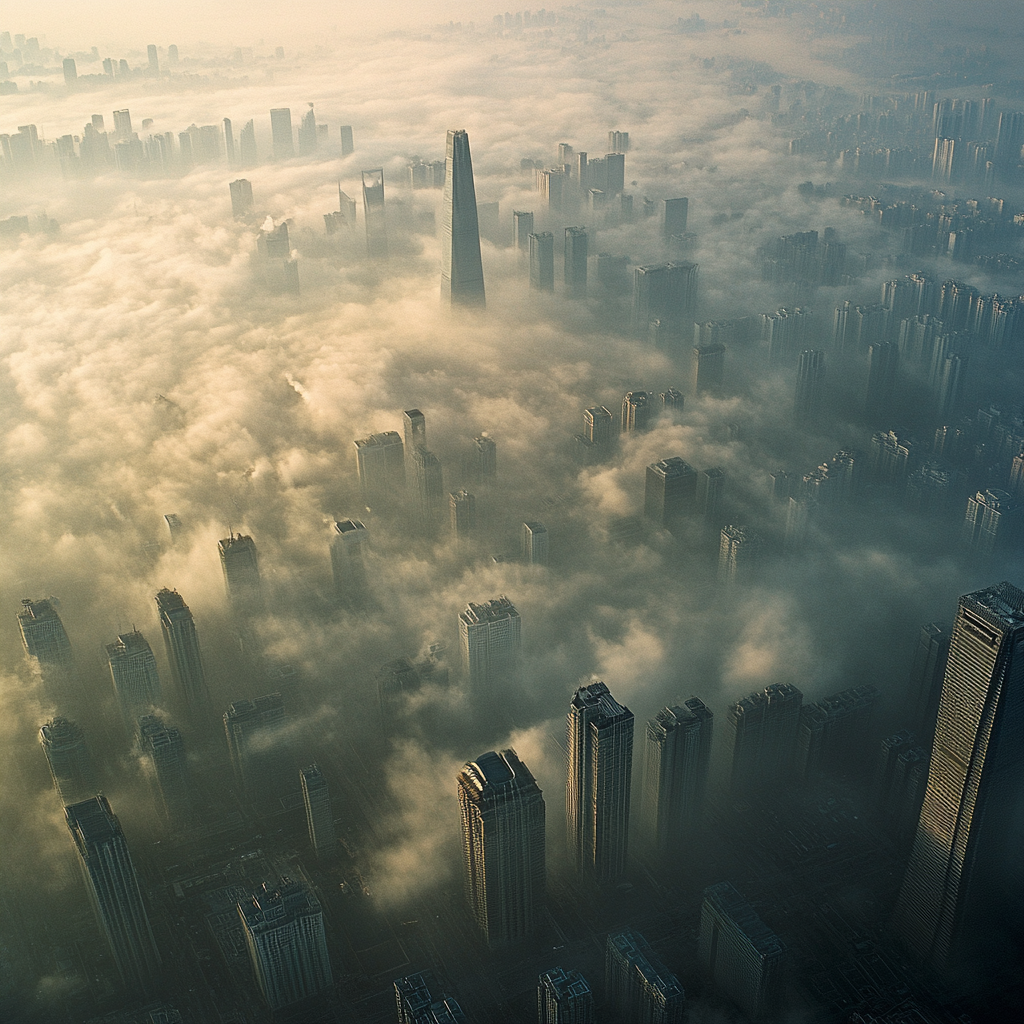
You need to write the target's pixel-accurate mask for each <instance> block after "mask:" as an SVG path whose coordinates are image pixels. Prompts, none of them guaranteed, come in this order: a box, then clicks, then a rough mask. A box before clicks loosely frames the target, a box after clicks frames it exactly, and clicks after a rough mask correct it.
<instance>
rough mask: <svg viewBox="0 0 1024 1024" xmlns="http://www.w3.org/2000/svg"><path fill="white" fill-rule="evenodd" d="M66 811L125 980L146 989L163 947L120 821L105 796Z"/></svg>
mask: <svg viewBox="0 0 1024 1024" xmlns="http://www.w3.org/2000/svg"><path fill="white" fill-rule="evenodd" d="M64 817H65V820H66V821H67V826H68V829H69V831H70V832H71V837H72V839H73V840H74V842H75V846H76V848H77V849H78V856H79V857H80V858H81V865H82V872H83V874H84V876H85V881H86V885H87V886H88V887H89V896H90V897H91V900H92V905H93V910H94V911H95V913H96V919H97V921H98V923H99V926H100V931H102V932H103V935H104V937H105V938H106V940H107V942H108V943H109V945H110V952H111V953H112V954H113V956H114V963H115V964H116V965H117V969H118V972H119V973H120V975H121V980H122V981H123V982H124V983H125V985H127V986H129V987H130V988H133V989H134V988H141V989H145V988H146V987H147V985H148V984H149V982H150V980H151V979H152V978H153V975H154V973H155V972H156V970H157V968H158V967H159V966H160V953H159V951H158V950H157V948H156V942H155V941H154V939H153V930H152V928H151V927H150V925H149V917H148V916H147V914H146V908H145V906H144V904H143V902H142V893H141V892H140V891H139V880H138V878H137V877H136V875H135V866H134V865H133V864H132V858H131V855H130V854H129V852H128V844H127V843H126V842H125V838H124V833H123V832H122V831H121V823H120V822H119V821H118V820H117V815H115V814H114V812H113V811H111V809H110V804H109V803H108V802H107V798H106V797H105V796H94V797H92V798H91V799H89V800H83V801H81V802H80V803H76V804H72V805H71V806H70V807H65V808H64Z"/></svg>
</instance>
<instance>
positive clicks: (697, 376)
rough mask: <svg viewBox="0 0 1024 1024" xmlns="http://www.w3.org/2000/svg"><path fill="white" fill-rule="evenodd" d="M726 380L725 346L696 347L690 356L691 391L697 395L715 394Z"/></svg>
mask: <svg viewBox="0 0 1024 1024" xmlns="http://www.w3.org/2000/svg"><path fill="white" fill-rule="evenodd" d="M724 380H725V346H724V345H722V344H717V345H694V347H693V350H692V353H691V356H690V390H691V392H692V393H693V394H695V395H702V394H715V393H717V392H719V391H721V390H722V384H723V382H724Z"/></svg>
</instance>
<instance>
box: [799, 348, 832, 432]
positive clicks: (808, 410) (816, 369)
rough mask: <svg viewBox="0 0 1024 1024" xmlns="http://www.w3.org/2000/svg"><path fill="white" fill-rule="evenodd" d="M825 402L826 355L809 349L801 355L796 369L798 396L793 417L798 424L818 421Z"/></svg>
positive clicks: (817, 350) (814, 349)
mask: <svg viewBox="0 0 1024 1024" xmlns="http://www.w3.org/2000/svg"><path fill="white" fill-rule="evenodd" d="M824 402H825V353H824V352H823V351H822V350H821V349H816V348H809V349H804V351H803V352H801V353H800V357H799V359H798V361H797V369H796V395H795V397H794V400H793V415H794V417H795V419H796V421H797V423H802V424H808V423H813V422H814V421H815V420H817V419H818V418H819V417H820V416H821V413H822V409H823V406H824Z"/></svg>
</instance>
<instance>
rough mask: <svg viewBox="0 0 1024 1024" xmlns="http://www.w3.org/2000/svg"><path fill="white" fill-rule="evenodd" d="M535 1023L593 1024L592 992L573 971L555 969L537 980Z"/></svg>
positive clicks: (584, 979)
mask: <svg viewBox="0 0 1024 1024" xmlns="http://www.w3.org/2000/svg"><path fill="white" fill-rule="evenodd" d="M537 1021H538V1024H594V993H593V992H591V991H590V986H589V985H588V984H587V979H586V978H584V977H583V975H582V974H580V972H579V971H576V970H568V971H567V970H566V969H565V968H564V967H554V968H552V969H551V970H550V971H545V972H544V973H543V974H542V975H541V976H540V978H539V979H538V980H537Z"/></svg>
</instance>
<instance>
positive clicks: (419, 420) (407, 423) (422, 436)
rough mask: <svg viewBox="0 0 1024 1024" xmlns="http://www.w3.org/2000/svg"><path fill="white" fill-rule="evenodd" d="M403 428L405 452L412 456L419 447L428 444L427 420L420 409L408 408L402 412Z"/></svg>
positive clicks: (424, 446)
mask: <svg viewBox="0 0 1024 1024" xmlns="http://www.w3.org/2000/svg"><path fill="white" fill-rule="evenodd" d="M402 428H403V432H404V434H405V453H406V455H407V456H409V457H410V458H411V457H412V453H413V452H414V451H416V449H417V448H426V446H427V420H426V417H425V416H424V415H423V413H421V412H420V411H419V409H406V410H405V412H403V413H402Z"/></svg>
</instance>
